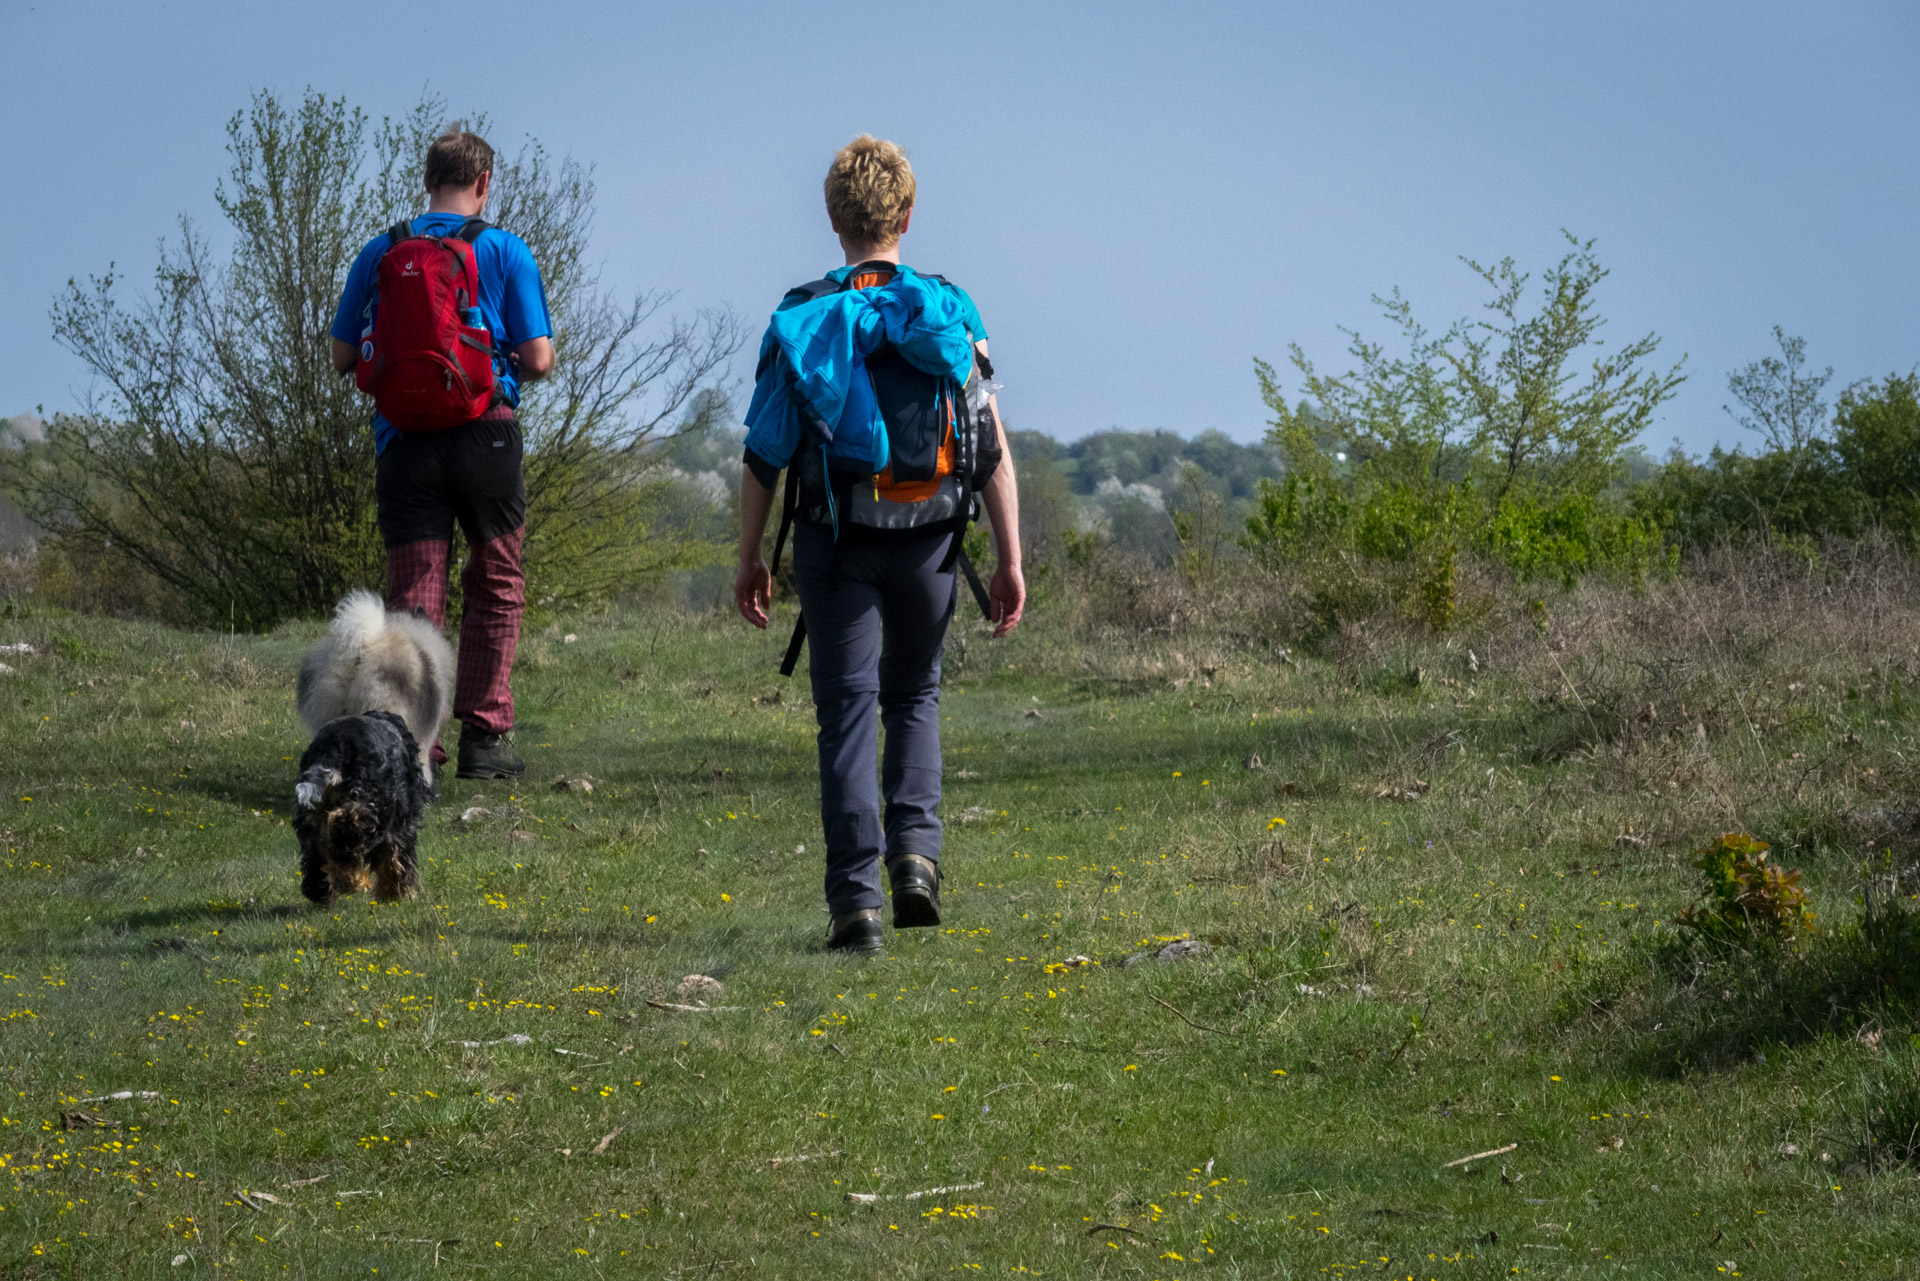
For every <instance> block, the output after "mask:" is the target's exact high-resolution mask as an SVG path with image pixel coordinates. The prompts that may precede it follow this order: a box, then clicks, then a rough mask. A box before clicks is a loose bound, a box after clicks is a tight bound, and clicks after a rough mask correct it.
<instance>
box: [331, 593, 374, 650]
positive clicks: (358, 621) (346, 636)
mask: <svg viewBox="0 0 1920 1281" xmlns="http://www.w3.org/2000/svg"><path fill="white" fill-rule="evenodd" d="M332 630H333V638H334V643H335V644H336V645H337V646H339V647H340V649H341V650H342V651H343V652H344V653H345V654H346V655H351V656H358V655H359V654H360V653H361V652H362V651H364V650H365V649H366V648H367V646H369V645H371V644H373V643H374V642H375V641H377V640H379V639H380V634H381V633H382V632H384V631H386V630H387V607H386V605H385V604H384V603H383V602H382V601H381V599H380V597H379V596H377V595H375V594H374V593H373V592H370V591H368V590H367V589H366V588H364V587H361V588H357V589H355V590H354V591H350V592H348V593H347V594H346V595H345V596H342V597H341V598H340V603H339V604H338V605H336V606H335V607H334V610H333V628H332Z"/></svg>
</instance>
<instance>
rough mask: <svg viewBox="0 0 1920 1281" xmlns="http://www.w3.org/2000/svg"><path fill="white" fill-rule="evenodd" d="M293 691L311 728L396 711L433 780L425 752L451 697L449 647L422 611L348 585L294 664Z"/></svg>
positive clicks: (313, 730) (444, 720) (448, 709)
mask: <svg viewBox="0 0 1920 1281" xmlns="http://www.w3.org/2000/svg"><path fill="white" fill-rule="evenodd" d="M297 697H298V699H299V703H300V719H301V720H303V721H305V722H306V725H307V729H308V731H309V732H310V733H314V734H318V733H319V732H320V728H321V726H323V725H325V724H326V723H327V722H329V721H332V720H335V719H337V718H339V717H342V716H359V715H362V714H364V713H367V712H392V713H393V714H395V715H396V716H398V717H400V719H402V720H404V721H405V722H406V723H407V730H408V732H410V733H411V734H412V735H413V741H414V742H415V743H417V744H418V745H419V748H420V772H421V774H422V775H423V776H424V777H425V778H426V780H427V782H428V783H429V784H431V783H432V782H433V781H434V777H433V765H432V763H431V761H430V760H429V759H428V753H429V752H431V751H432V750H433V745H434V744H435V743H437V742H439V741H440V731H441V730H442V729H443V728H444V727H445V726H446V723H447V717H448V715H449V714H450V712H451V711H452V705H453V650H452V648H451V647H449V646H448V644H447V641H446V638H445V637H444V636H442V635H441V634H440V632H439V630H438V629H437V628H435V627H434V625H433V624H432V623H430V622H428V621H427V620H426V619H425V618H424V617H422V616H421V615H419V614H413V613H408V614H394V613H388V612H387V608H386V606H385V605H384V604H382V603H381V600H380V598H379V597H378V596H376V595H374V594H373V593H372V592H370V591H365V590H362V591H353V592H348V593H347V594H346V596H345V597H344V598H342V599H341V601H340V604H339V606H338V607H336V608H335V609H334V611H333V626H332V627H331V628H330V629H329V630H328V632H327V634H326V635H325V636H323V637H321V638H320V641H319V643H318V644H316V645H315V646H314V647H313V648H312V649H311V650H309V651H308V652H307V656H306V658H305V659H304V660H302V662H301V664H300V685H299V692H298V695H297Z"/></svg>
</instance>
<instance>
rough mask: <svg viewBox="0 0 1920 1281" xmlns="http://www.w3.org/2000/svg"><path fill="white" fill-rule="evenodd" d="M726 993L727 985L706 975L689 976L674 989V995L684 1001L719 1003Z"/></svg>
mask: <svg viewBox="0 0 1920 1281" xmlns="http://www.w3.org/2000/svg"><path fill="white" fill-rule="evenodd" d="M726 992H727V988H726V984H724V983H722V982H721V981H720V980H719V979H716V978H711V977H709V976H707V975H705V974H689V975H687V977H685V978H683V979H681V980H680V985H679V986H678V987H676V988H674V989H673V994H674V995H675V996H677V997H679V998H680V999H681V1000H683V1001H717V1000H719V999H720V998H721V997H722V996H725V995H726Z"/></svg>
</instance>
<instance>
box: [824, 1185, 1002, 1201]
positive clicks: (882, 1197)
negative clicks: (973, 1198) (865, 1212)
mask: <svg viewBox="0 0 1920 1281" xmlns="http://www.w3.org/2000/svg"><path fill="white" fill-rule="evenodd" d="M986 1186H987V1181H986V1180H985V1179H982V1180H980V1181H979V1182H978V1183H956V1184H954V1185H953V1186H952V1187H946V1188H922V1189H921V1190H920V1191H918V1192H903V1193H900V1194H898V1195H887V1194H885V1193H880V1192H849V1193H847V1200H849V1201H851V1202H853V1203H854V1204H855V1205H872V1204H873V1203H874V1202H876V1201H918V1200H919V1199H920V1198H921V1197H928V1196H945V1195H946V1194H947V1193H949V1192H971V1191H973V1190H974V1189H975V1188H984V1187H986Z"/></svg>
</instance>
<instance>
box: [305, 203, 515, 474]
mask: <svg viewBox="0 0 1920 1281" xmlns="http://www.w3.org/2000/svg"><path fill="white" fill-rule="evenodd" d="M466 220H467V219H466V215H464V214H455V213H429V214H421V215H420V216H419V217H418V218H415V219H414V220H413V223H412V226H413V230H414V233H415V234H416V235H435V236H450V235H452V234H453V233H454V232H456V231H458V230H460V227H461V225H462V224H464V223H465V222H466ZM392 243H393V242H392V241H390V240H389V239H388V238H387V234H386V233H385V232H381V233H380V234H379V235H378V236H375V237H374V238H373V239H372V240H369V241H368V242H367V245H366V248H364V249H362V250H361V251H360V256H359V257H358V258H355V259H354V260H353V269H352V270H351V271H349V272H348V273H347V285H346V288H345V289H343V290H342V291H341V293H340V308H339V310H338V311H336V312H334V315H333V330H332V333H333V336H334V337H335V338H338V339H339V340H340V341H341V342H345V343H352V344H353V345H354V346H356V347H357V346H359V345H360V336H361V334H362V333H364V332H365V331H366V329H367V328H368V326H370V325H372V324H373V308H374V297H373V286H374V273H375V270H376V269H377V268H378V267H379V265H380V258H381V256H382V255H383V254H385V253H386V252H387V249H388V247H389V246H390V245H391V244H392ZM473 265H474V268H475V270H476V271H478V273H479V275H480V315H481V316H482V317H483V318H484V319H485V320H486V322H487V328H488V329H490V330H492V331H493V344H494V351H495V353H496V355H495V357H494V362H493V376H494V378H495V379H497V380H498V381H499V384H500V393H501V395H502V396H504V397H505V398H506V402H507V403H508V404H509V405H518V404H519V403H520V380H519V378H517V377H516V376H515V375H514V372H513V366H512V364H511V363H509V362H508V361H507V360H506V359H505V353H506V352H508V351H511V350H512V349H513V348H515V347H517V346H519V345H520V344H521V343H523V342H531V341H532V340H533V339H535V338H550V337H552V336H553V318H552V316H550V315H549V314H548V312H547V290H546V286H545V285H543V284H542V283H541V282H540V268H539V266H538V264H536V263H535V262H534V261H533V251H532V250H530V249H528V248H527V242H526V241H524V240H522V239H520V237H518V236H516V235H514V234H513V233H512V232H510V231H502V230H501V229H500V228H498V227H489V228H487V229H486V230H485V231H483V232H481V233H480V238H479V239H477V240H475V241H474V242H473ZM398 434H399V433H398V432H396V431H395V430H394V426H393V424H392V423H389V422H388V421H387V420H386V419H385V418H383V417H381V416H380V415H379V414H378V413H376V414H374V416H373V448H374V452H375V453H381V452H384V451H385V450H386V447H387V445H388V444H389V443H390V442H391V441H392V440H393V438H394V437H395V436H396V435H398Z"/></svg>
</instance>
